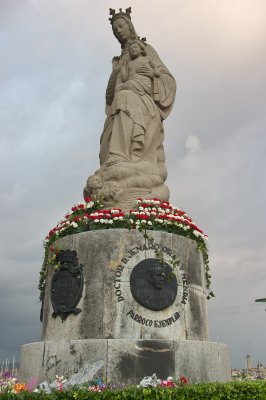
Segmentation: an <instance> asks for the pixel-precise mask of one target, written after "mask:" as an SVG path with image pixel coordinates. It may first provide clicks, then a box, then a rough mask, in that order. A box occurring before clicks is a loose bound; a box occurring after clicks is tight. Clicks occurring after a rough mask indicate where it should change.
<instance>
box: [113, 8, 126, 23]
mask: <svg viewBox="0 0 266 400" xmlns="http://www.w3.org/2000/svg"><path fill="white" fill-rule="evenodd" d="M109 10H110V12H109V14H110V15H111V16H112V17H111V18H109V21H110V23H111V24H113V23H114V21H115V20H116V19H117V18H119V17H126V18H128V19H130V20H131V17H130V14H131V7H128V8H126V10H125V12H124V11H122V8H119V12H118V13H116V12H115V10H114V9H113V8H110V9H109Z"/></svg>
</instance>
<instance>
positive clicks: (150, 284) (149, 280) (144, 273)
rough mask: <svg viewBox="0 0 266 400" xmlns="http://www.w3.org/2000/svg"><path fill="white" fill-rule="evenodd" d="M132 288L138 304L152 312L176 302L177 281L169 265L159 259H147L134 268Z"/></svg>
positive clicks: (131, 279) (131, 280) (131, 277)
mask: <svg viewBox="0 0 266 400" xmlns="http://www.w3.org/2000/svg"><path fill="white" fill-rule="evenodd" d="M130 288H131V293H132V295H133V297H134V299H135V300H136V301H137V302H138V303H140V304H141V305H142V306H144V307H146V308H149V309H150V310H154V311H159V310H164V309H165V308H167V307H169V306H170V305H171V304H173V302H174V301H175V298H176V294H177V280H176V276H175V274H174V273H173V269H172V268H171V267H170V265H169V264H167V263H166V262H161V261H160V260H158V259H157V258H147V259H146V260H143V261H141V262H140V263H138V264H137V265H136V266H135V267H134V268H133V270H132V272H131V275H130Z"/></svg>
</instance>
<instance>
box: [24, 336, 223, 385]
mask: <svg viewBox="0 0 266 400" xmlns="http://www.w3.org/2000/svg"><path fill="white" fill-rule="evenodd" d="M20 371H21V373H20V378H21V379H22V380H23V381H27V380H29V379H30V377H32V376H36V375H37V376H38V377H39V378H40V380H47V379H48V380H49V381H53V380H54V377H55V375H56V374H59V375H64V376H65V377H66V378H67V379H70V381H71V382H72V381H73V382H75V381H76V380H75V376H78V375H77V374H78V373H80V375H81V378H84V379H85V377H84V375H85V372H86V374H87V377H88V376H89V377H90V379H93V378H96V377H100V378H104V379H108V380H109V381H111V382H113V383H120V384H121V382H122V383H123V384H138V383H139V382H140V381H141V379H142V378H143V377H144V376H147V375H152V374H153V373H156V375H157V377H158V378H161V379H166V378H167V377H168V376H174V377H176V378H178V377H180V376H187V377H188V378H189V379H190V382H192V383H194V382H210V381H219V382H220V381H228V380H230V377H231V376H230V374H231V369H230V356H229V350H228V347H227V346H226V345H224V344H221V343H211V342H205V341H192V340H186V341H178V340H158V339H155V340H137V339H136V340H133V339H131V340H130V339H84V340H70V341H66V340H62V341H46V342H38V343H30V344H27V345H24V346H22V350H21V365H20ZM88 374H89V375H88ZM88 380H89V379H88Z"/></svg>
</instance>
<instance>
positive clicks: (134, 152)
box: [84, 8, 176, 210]
mask: <svg viewBox="0 0 266 400" xmlns="http://www.w3.org/2000/svg"><path fill="white" fill-rule="evenodd" d="M130 14H131V8H128V9H126V11H125V12H123V11H122V9H120V11H119V12H118V13H116V12H115V10H113V9H110V15H111V18H110V21H111V25H112V29H113V34H114V35H115V37H116V38H117V40H118V41H119V43H120V44H121V49H122V52H121V55H120V56H119V57H114V58H113V60H112V73H111V76H110V78H109V81H108V85H107V89H106V114H107V117H106V121H105V124H104V129H103V133H102V135H101V139H100V168H99V169H98V170H97V171H96V172H95V173H94V175H92V176H90V177H89V178H88V180H87V184H86V186H85V188H84V197H91V196H93V195H96V196H100V197H102V199H103V203H104V206H105V207H108V208H109V207H120V208H122V209H124V210H129V209H130V208H132V207H133V206H134V204H135V203H136V199H137V198H138V197H144V198H145V197H146V198H153V197H157V198H160V199H161V200H169V190H168V188H167V186H165V185H164V182H165V180H166V177H167V171H166V168H165V156H164V148H163V139H164V128H163V120H164V119H165V118H166V117H167V116H168V115H169V113H170V112H171V109H172V106H173V103H174V99H175V92H176V84H175V80H174V78H173V76H172V75H171V74H170V72H169V71H168V69H167V68H166V67H165V65H164V64H163V63H162V61H161V59H160V58H159V56H158V54H157V53H156V51H155V50H154V49H153V48H152V47H151V46H150V45H148V44H146V43H145V39H141V40H140V39H139V37H138V36H137V34H136V32H135V29H134V26H133V24H132V22H131V18H130Z"/></svg>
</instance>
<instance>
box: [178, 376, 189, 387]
mask: <svg viewBox="0 0 266 400" xmlns="http://www.w3.org/2000/svg"><path fill="white" fill-rule="evenodd" d="M179 380H180V382H181V384H182V385H187V384H188V383H189V379H188V378H186V377H185V376H181V377H180V378H179Z"/></svg>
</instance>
